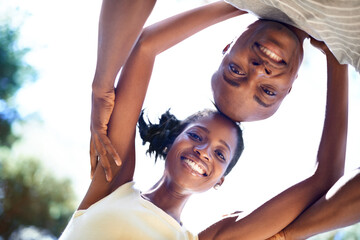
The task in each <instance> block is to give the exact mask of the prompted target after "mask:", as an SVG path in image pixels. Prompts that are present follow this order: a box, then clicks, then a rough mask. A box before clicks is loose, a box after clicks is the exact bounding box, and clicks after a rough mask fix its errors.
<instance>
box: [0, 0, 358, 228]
mask: <svg viewBox="0 0 360 240" xmlns="http://www.w3.org/2000/svg"><path fill="white" fill-rule="evenodd" d="M202 3H203V2H202V1H200V0H196V1H194V0H183V1H180V0H158V1H157V4H156V6H155V8H154V11H153V12H152V15H151V16H150V18H149V19H148V22H147V25H148V24H151V23H153V22H156V21H158V20H161V19H163V18H165V17H170V16H172V15H173V14H175V13H177V12H181V11H184V10H186V9H190V8H193V7H195V6H198V5H201V4H202ZM0 6H2V7H1V8H0V9H1V10H0V16H4V15H3V14H1V12H2V11H6V13H7V14H9V13H13V16H14V17H13V18H12V20H13V21H14V24H17V23H19V22H23V23H22V27H21V39H20V45H21V46H24V47H30V48H31V49H32V50H31V52H30V53H29V54H28V55H27V57H26V60H27V62H28V63H29V64H31V65H32V66H33V67H34V68H35V69H36V70H37V71H38V74H39V78H38V80H37V81H36V82H35V83H32V84H27V85H26V86H24V88H23V89H21V90H20V91H19V93H18V94H17V95H16V96H15V97H16V102H17V104H18V107H19V109H20V113H21V114H22V115H23V116H29V115H34V114H37V115H38V116H39V118H40V119H41V122H39V121H35V120H34V121H30V122H29V123H28V124H27V125H26V126H16V127H15V130H16V131H18V132H19V133H21V134H23V136H24V138H23V139H22V141H21V142H19V143H18V144H16V146H15V147H14V149H13V151H12V155H13V156H33V157H36V158H39V159H41V160H42V162H43V163H44V164H45V165H46V166H47V167H48V169H49V171H52V173H53V174H54V175H56V176H59V177H69V178H71V179H72V181H73V183H74V188H75V191H76V193H77V196H78V198H79V201H80V199H81V198H82V196H83V195H84V193H85V191H86V190H87V186H88V184H89V182H90V164H89V163H90V160H89V141H90V131H89V126H90V108H91V106H90V95H91V83H92V78H93V74H94V69H95V64H96V51H97V30H98V29H97V27H98V17H99V12H100V6H101V1H100V0H93V1H85V0H78V1H71V0H63V1H47V0H32V1H25V0H13V1H5V0H0ZM3 6H5V7H3ZM24 15H25V16H24ZM255 19H256V18H255V17H254V16H252V15H247V16H239V17H236V18H234V19H231V20H228V21H226V22H223V23H220V24H217V25H215V26H213V27H210V28H208V29H206V30H204V31H202V32H200V33H198V34H196V35H195V36H193V37H191V38H189V39H187V40H186V41H184V42H182V43H180V44H178V45H176V46H175V47H173V48H172V49H169V50H167V51H166V52H164V53H162V54H161V55H160V56H158V57H157V60H156V63H155V67H154V71H153V76H152V80H151V83H150V86H149V90H148V95H147V97H146V100H145V103H144V107H145V108H146V109H147V114H148V116H149V118H150V119H152V120H155V119H156V118H157V117H158V116H159V115H160V114H161V113H163V112H164V111H166V110H167V109H168V108H171V110H172V112H173V113H174V114H175V115H177V116H178V118H180V119H183V118H185V117H186V116H188V115H189V114H191V113H193V112H195V111H197V110H199V109H203V108H206V107H212V94H211V88H210V78H211V75H212V74H213V73H214V71H215V70H216V68H217V67H218V65H219V63H220V61H221V57H222V54H221V52H222V49H223V48H224V47H225V46H226V45H227V43H229V42H231V41H232V40H233V39H234V38H236V37H237V36H238V35H240V34H241V32H242V31H244V30H245V27H246V26H247V25H248V24H250V23H251V22H253V21H254V20H255ZM0 20H1V19H0ZM349 76H350V78H349V79H350V81H349V84H350V91H349V99H350V101H349V133H348V148H347V160H346V171H350V170H351V169H354V168H356V167H358V166H360V158H359V156H360V149H359V147H358V146H360V127H359V124H358V123H359V122H360V113H359V110H360V77H359V74H358V73H356V72H355V71H354V69H353V68H352V67H350V68H349ZM159 91H161V94H159ZM325 94H326V62H325V56H324V55H323V54H322V53H320V52H319V51H318V50H316V49H314V48H312V47H311V46H310V44H309V43H308V42H305V57H304V61H303V66H302V67H301V69H300V71H299V77H298V79H297V80H296V82H295V83H294V86H293V89H292V91H291V93H290V94H289V96H287V97H286V99H285V100H284V102H283V104H282V106H281V107H280V109H279V110H278V112H277V113H276V114H275V115H274V116H272V117H271V118H269V119H267V120H263V121H258V122H251V123H243V124H242V128H243V131H244V141H245V151H244V153H243V156H242V157H241V159H240V160H239V163H238V164H237V166H236V167H235V168H234V169H233V171H232V172H231V173H230V174H229V176H227V177H226V180H225V182H224V184H223V186H222V187H221V188H220V189H219V190H210V191H209V192H207V193H204V194H200V195H198V196H194V197H193V199H191V200H190V202H189V203H188V205H187V207H186V208H185V209H184V213H183V216H182V220H183V222H184V224H185V226H186V227H187V228H188V229H189V230H192V231H195V232H197V231H199V230H201V229H203V228H205V227H206V226H207V225H209V224H210V223H211V222H213V221H215V220H217V219H219V218H220V217H221V216H222V215H223V214H225V213H230V212H234V211H237V210H242V211H247V210H251V209H253V208H255V207H256V206H258V205H260V204H261V203H263V202H264V201H266V200H267V199H269V198H271V197H272V196H274V195H276V194H277V193H279V192H280V191H282V190H284V189H286V188H287V187H289V186H291V185H293V184H295V183H297V182H298V181H301V180H302V179H304V178H306V177H307V176H309V175H310V174H311V173H312V171H313V169H314V168H313V167H314V163H315V159H316V153H317V148H318V144H319V141H320V136H321V131H322V124H323V120H324V110H325ZM136 147H137V159H138V165H137V169H136V172H135V181H136V182H137V186H138V187H139V188H140V189H142V190H146V189H147V188H149V187H151V186H152V184H154V183H155V182H156V180H157V179H158V178H159V177H160V175H161V173H162V163H161V162H160V161H159V163H157V164H156V165H154V161H153V159H151V158H149V157H147V156H145V154H144V153H145V151H146V149H145V148H144V147H143V146H141V141H140V140H139V141H138V142H137V146H136Z"/></svg>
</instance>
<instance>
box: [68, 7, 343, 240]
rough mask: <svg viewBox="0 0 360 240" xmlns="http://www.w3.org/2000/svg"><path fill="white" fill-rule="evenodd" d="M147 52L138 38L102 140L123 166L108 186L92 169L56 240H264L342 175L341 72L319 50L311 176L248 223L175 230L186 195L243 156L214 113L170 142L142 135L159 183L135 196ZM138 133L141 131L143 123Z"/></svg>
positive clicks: (169, 133) (233, 220)
mask: <svg viewBox="0 0 360 240" xmlns="http://www.w3.org/2000/svg"><path fill="white" fill-rule="evenodd" d="M215 4H217V3H215ZM214 6H215V5H214ZM214 14H215V15H216V14H217V16H219V18H224V16H229V15H232V14H233V12H232V11H229V9H228V8H226V7H225V8H218V6H217V7H216V11H214ZM150 39H151V38H150ZM316 44H318V43H316ZM319 45H320V44H318V46H319ZM151 46H152V44H151V41H144V38H142V39H140V40H139V41H138V42H137V45H136V46H135V48H134V49H133V51H132V53H131V55H130V57H129V58H128V60H127V61H126V64H125V66H124V68H123V69H122V73H121V76H120V78H119V82H118V85H117V88H116V98H115V107H114V111H113V113H112V116H111V119H110V123H109V130H108V136H109V138H110V140H111V141H112V143H113V145H114V147H115V149H116V151H117V152H118V153H119V156H120V158H121V159H122V161H123V162H122V165H121V167H118V166H116V165H115V163H111V164H112V165H111V166H110V167H111V170H112V172H113V173H114V178H113V180H112V181H111V182H107V180H106V177H105V172H104V171H103V169H102V167H100V166H97V167H96V170H95V173H94V175H93V179H92V182H91V184H90V187H89V189H88V192H87V193H86V195H85V197H84V199H83V201H82V202H81V204H80V206H79V208H78V211H77V212H76V213H75V214H74V216H73V218H72V219H71V221H70V223H69V224H68V226H67V228H66V229H65V231H64V233H63V235H62V236H61V239H197V238H198V239H234V238H239V237H241V238H244V239H265V238H268V237H271V236H272V235H274V234H276V233H277V232H279V231H280V230H281V229H283V228H284V227H285V226H286V225H288V224H289V223H290V222H291V221H293V220H294V219H295V218H296V217H297V216H298V215H299V214H300V213H301V212H302V211H303V210H304V209H305V208H306V207H307V206H309V205H311V204H312V203H313V202H315V201H316V200H317V199H319V198H320V197H321V196H322V195H323V194H324V193H325V192H326V191H327V190H328V189H329V188H330V187H331V186H332V185H333V184H334V182H335V181H336V180H337V179H338V178H339V177H340V176H341V175H342V174H343V169H344V158H345V148H346V135H347V131H346V130H347V68H346V66H341V65H339V64H338V63H337V61H336V59H335V58H334V57H333V56H332V55H331V53H330V52H329V51H328V50H327V49H326V48H325V51H326V56H327V59H328V70H329V75H328V76H329V79H328V99H327V111H326V118H325V124H324V131H323V135H322V139H321V143H320V147H319V152H318V158H317V161H318V166H317V169H316V171H315V173H314V174H313V175H312V176H311V177H309V178H308V179H306V180H304V181H302V182H300V183H298V184H296V185H295V186H293V187H291V188H289V189H288V190H286V191H284V192H283V193H281V194H279V195H278V196H276V197H275V198H273V199H271V200H270V201H268V202H267V203H265V204H264V205H263V206H261V207H260V208H258V209H257V210H255V211H254V212H252V213H251V214H249V215H248V216H247V217H246V218H243V219H240V220H237V217H234V216H232V217H229V218H225V219H222V220H221V221H219V222H218V223H216V224H214V225H212V226H210V227H209V228H207V229H205V230H204V231H202V232H201V233H199V234H198V235H196V234H191V233H189V232H188V231H186V229H185V228H184V227H183V226H182V223H181V212H182V209H183V207H184V206H185V204H186V202H187V200H188V199H189V198H190V197H191V195H192V194H194V193H199V192H204V191H206V190H208V189H210V188H212V187H215V186H216V185H221V184H222V183H223V182H224V180H225V175H226V173H227V172H228V170H229V168H230V167H229V166H232V165H233V164H234V163H235V161H236V159H237V157H236V152H241V148H242V147H241V146H242V144H241V143H242V140H241V137H240V136H241V134H239V133H240V130H239V126H238V125H237V124H236V123H234V122H233V121H231V120H230V119H229V118H227V117H225V116H224V115H223V114H221V113H218V112H210V113H207V114H203V115H201V116H199V117H196V118H195V119H193V118H191V119H190V120H189V121H187V122H185V124H184V122H180V123H182V124H183V125H182V124H180V125H179V122H178V121H177V120H175V119H173V120H174V121H171V122H173V123H174V125H173V124H168V125H169V127H171V129H168V128H167V127H168V126H166V129H165V130H164V131H163V132H165V139H166V140H169V142H165V141H163V139H160V140H159V139H152V138H150V139H147V138H146V136H147V134H145V135H143V138H144V139H145V140H146V141H150V147H151V149H150V151H152V147H153V146H154V144H155V145H158V144H159V143H160V147H157V148H155V149H156V150H155V152H154V153H155V154H158V155H162V154H163V151H164V156H165V157H166V161H165V170H164V173H163V176H162V177H161V179H160V180H159V181H158V182H157V183H155V185H154V186H153V187H152V188H151V189H149V190H148V191H146V192H140V191H139V190H136V189H134V187H133V185H134V182H133V176H134V171H135V166H136V162H135V129H136V124H137V120H138V116H139V115H140V113H141V108H142V104H143V101H144V98H145V94H146V90H147V86H148V83H149V79H150V76H151V70H152V65H153V62H154V58H155V55H156V54H154V53H157V51H161V50H162V49H159V48H153V47H151ZM321 46H322V47H324V46H323V45H321ZM165 122H166V123H169V121H165ZM160 125H161V124H160ZM140 126H141V127H142V128H143V127H144V124H143V122H142V121H140ZM174 126H175V129H176V131H175V130H174V128H173V127H174ZM335 126H336V127H335ZM151 129H152V128H151ZM146 131H147V130H146V128H145V132H146ZM237 146H239V147H237ZM237 149H239V150H237ZM235 191H236V190H235ZM274 216H276V217H274ZM169 234H170V235H169Z"/></svg>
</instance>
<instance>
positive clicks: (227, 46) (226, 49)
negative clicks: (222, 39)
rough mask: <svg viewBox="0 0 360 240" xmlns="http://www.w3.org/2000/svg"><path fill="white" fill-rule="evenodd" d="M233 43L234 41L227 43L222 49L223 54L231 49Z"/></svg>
mask: <svg viewBox="0 0 360 240" xmlns="http://www.w3.org/2000/svg"><path fill="white" fill-rule="evenodd" d="M231 44H232V42H231V43H229V44H228V45H226V46H225V47H224V49H223V50H222V54H223V55H224V54H225V53H226V52H227V51H228V50H229V48H230V46H231Z"/></svg>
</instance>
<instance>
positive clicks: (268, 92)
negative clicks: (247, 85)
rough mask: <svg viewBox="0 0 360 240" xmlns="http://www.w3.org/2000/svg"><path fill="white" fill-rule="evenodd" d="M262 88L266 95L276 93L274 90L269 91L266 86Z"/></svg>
mask: <svg viewBox="0 0 360 240" xmlns="http://www.w3.org/2000/svg"><path fill="white" fill-rule="evenodd" d="M262 90H263V91H264V93H266V94H267V95H269V96H275V95H276V93H275V92H273V91H271V90H269V89H267V88H264V87H263V88H262Z"/></svg>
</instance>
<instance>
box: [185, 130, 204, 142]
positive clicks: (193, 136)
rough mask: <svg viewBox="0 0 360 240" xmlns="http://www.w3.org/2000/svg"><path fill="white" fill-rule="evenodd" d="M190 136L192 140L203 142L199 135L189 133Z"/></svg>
mask: <svg viewBox="0 0 360 240" xmlns="http://www.w3.org/2000/svg"><path fill="white" fill-rule="evenodd" d="M188 135H189V136H190V138H192V139H194V140H196V141H201V137H200V136H199V135H197V134H196V133H193V132H189V133H188Z"/></svg>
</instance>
